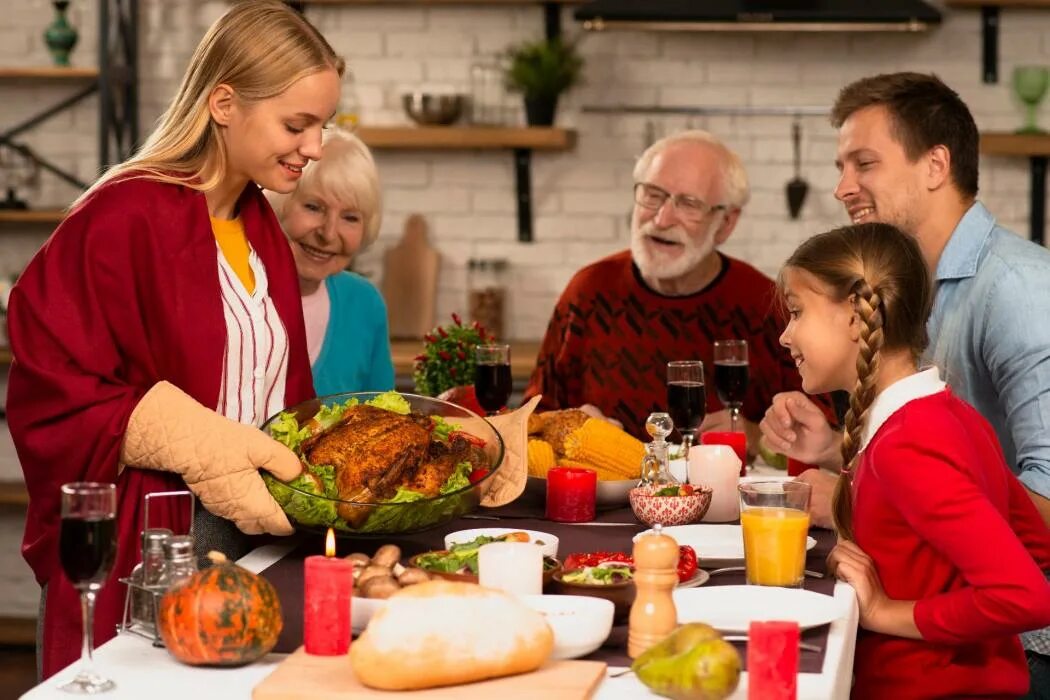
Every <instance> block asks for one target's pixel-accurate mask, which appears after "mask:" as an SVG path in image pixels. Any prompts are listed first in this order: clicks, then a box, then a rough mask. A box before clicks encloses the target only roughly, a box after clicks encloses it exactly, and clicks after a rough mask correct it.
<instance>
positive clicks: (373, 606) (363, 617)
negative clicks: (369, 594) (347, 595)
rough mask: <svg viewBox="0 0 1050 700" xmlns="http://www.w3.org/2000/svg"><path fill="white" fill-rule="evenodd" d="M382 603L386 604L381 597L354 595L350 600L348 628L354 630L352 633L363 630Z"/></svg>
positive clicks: (359, 632) (358, 632)
mask: <svg viewBox="0 0 1050 700" xmlns="http://www.w3.org/2000/svg"><path fill="white" fill-rule="evenodd" d="M384 605H386V600H384V599H382V598H358V597H356V596H355V597H354V598H353V599H352V600H351V601H350V628H351V629H352V630H353V631H354V634H361V633H362V632H364V631H365V627H368V623H369V622H370V621H371V619H372V616H373V615H375V614H376V612H377V611H378V610H379V609H380V608H381V607H383V606H384Z"/></svg>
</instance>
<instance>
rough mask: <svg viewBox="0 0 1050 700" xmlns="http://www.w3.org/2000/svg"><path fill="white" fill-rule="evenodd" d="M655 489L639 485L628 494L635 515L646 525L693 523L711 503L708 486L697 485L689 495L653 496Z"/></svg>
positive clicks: (710, 491)
mask: <svg viewBox="0 0 1050 700" xmlns="http://www.w3.org/2000/svg"><path fill="white" fill-rule="evenodd" d="M655 490H656V487H654V486H639V487H637V488H633V489H631V492H630V493H629V494H628V498H629V499H630V501H631V510H633V511H634V515H635V517H636V518H638V519H639V520H641V521H642V522H643V523H645V524H646V525H656V524H660V525H688V524H690V523H695V522H697V521H699V520H700V518H702V517H704V513H706V512H707V509H708V507H709V506H710V505H711V493H712V489H711V487H710V486H701V487H697V488H696V490H695V491H694V492H693V494H692V495H691V496H654V495H652V494H653V491H655Z"/></svg>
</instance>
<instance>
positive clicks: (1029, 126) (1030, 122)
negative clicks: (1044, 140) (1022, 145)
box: [1025, 102, 1039, 131]
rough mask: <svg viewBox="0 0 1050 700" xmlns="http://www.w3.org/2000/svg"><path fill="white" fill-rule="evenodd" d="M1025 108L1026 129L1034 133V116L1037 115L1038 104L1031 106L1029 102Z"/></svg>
mask: <svg viewBox="0 0 1050 700" xmlns="http://www.w3.org/2000/svg"><path fill="white" fill-rule="evenodd" d="M1025 106H1026V107H1027V108H1028V124H1027V127H1026V128H1027V129H1028V130H1029V131H1035V130H1036V126H1035V124H1036V115H1037V114H1038V107H1039V105H1038V104H1032V103H1031V102H1028V103H1027V104H1026V105H1025Z"/></svg>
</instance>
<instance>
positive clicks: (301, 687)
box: [252, 647, 606, 700]
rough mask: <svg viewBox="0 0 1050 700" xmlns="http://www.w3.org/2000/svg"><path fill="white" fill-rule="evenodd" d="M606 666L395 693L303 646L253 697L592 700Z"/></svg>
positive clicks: (558, 667) (566, 667) (550, 668)
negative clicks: (368, 684) (363, 680)
mask: <svg viewBox="0 0 1050 700" xmlns="http://www.w3.org/2000/svg"><path fill="white" fill-rule="evenodd" d="M605 668H606V666H605V663H604V662H602V661H549V662H547V664H546V665H544V666H543V667H542V668H540V669H539V670H538V671H533V672H532V673H525V674H522V675H519V676H507V677H505V678H495V679H493V680H488V681H481V682H478V683H468V684H466V685H452V686H448V687H445V688H429V689H427V690H413V691H409V692H404V693H395V692H392V691H389V690H373V689H372V688H367V687H365V686H363V685H361V683H360V681H358V680H357V678H356V677H355V676H354V672H353V669H351V668H350V659H349V658H348V657H346V656H311V655H309V654H307V653H306V652H305V651H303V649H302V647H300V648H299V649H298V650H296V652H295V653H294V654H292V655H290V656H289V657H288V658H287V659H285V660H284V661H282V662H281V663H280V664H279V665H278V666H277V668H276V669H274V671H273V673H271V674H270V675H269V676H267V677H266V678H264V679H263V680H262V682H260V683H259V685H257V686H255V688H253V689H252V700H379V699H381V698H387V699H388V700H389V699H390V698H394V697H411V698H413V699H414V700H537V699H538V698H558V700H587V699H588V698H590V697H591V695H593V694H594V691H595V690H596V689H597V688H598V684H599V683H601V681H602V679H604V678H605Z"/></svg>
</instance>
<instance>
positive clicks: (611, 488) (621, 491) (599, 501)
mask: <svg viewBox="0 0 1050 700" xmlns="http://www.w3.org/2000/svg"><path fill="white" fill-rule="evenodd" d="M637 485H638V479H621V480H617V481H602V480H601V479H599V480H598V486H597V488H596V489H595V499H594V501H595V505H596V506H597V507H598V508H601V509H608V508H619V507H620V506H625V505H627V504H628V500H627V492H628V491H630V490H631V489H633V488H634V487H635V486H637ZM525 495H526V496H527V497H528V498H530V499H531V500H533V501H535V502H538V503H545V502H546V500H547V480H546V479H542V478H540V477H538V476H530V477H529V478H528V480H527V481H526V482H525Z"/></svg>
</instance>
